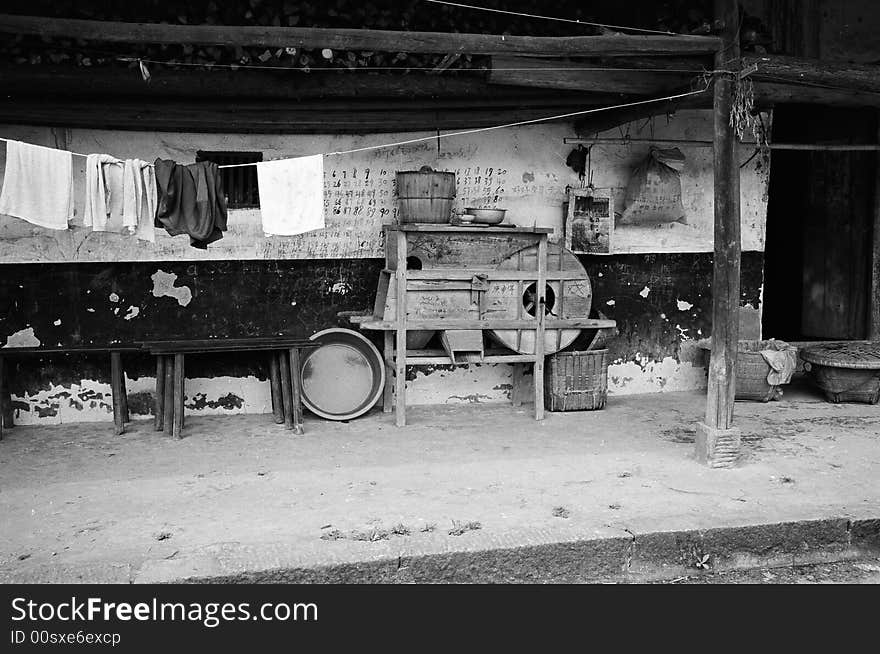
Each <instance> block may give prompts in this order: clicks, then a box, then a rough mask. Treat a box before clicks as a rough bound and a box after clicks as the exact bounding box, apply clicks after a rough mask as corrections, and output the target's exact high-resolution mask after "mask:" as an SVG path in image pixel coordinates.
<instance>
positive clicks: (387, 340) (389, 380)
mask: <svg viewBox="0 0 880 654" xmlns="http://www.w3.org/2000/svg"><path fill="white" fill-rule="evenodd" d="M382 333H383V334H384V344H385V347H384V352H383V359H384V361H383V365H384V366H385V388H383V389H382V411H383V413H391V409H392V408H393V404H392V402H393V398H394V394H393V393H392V389H393V387H394V366H393V365H392V357H393V356H394V332H392V331H389V330H386V331H384V332H382Z"/></svg>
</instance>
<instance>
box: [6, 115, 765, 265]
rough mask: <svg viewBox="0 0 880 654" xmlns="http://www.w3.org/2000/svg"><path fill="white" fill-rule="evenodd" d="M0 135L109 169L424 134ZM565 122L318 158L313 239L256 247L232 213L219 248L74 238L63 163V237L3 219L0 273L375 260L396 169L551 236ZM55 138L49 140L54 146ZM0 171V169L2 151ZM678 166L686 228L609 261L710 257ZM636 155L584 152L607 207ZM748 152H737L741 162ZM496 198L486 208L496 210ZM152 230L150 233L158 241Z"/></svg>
mask: <svg viewBox="0 0 880 654" xmlns="http://www.w3.org/2000/svg"><path fill="white" fill-rule="evenodd" d="M621 132H627V133H629V135H630V136H632V137H633V138H646V137H650V136H653V137H655V138H662V139H665V138H685V139H711V137H712V124H711V113H710V112H707V111H687V112H680V113H679V114H677V115H676V116H675V117H674V118H672V119H671V120H667V119H666V118H657V119H654V120H651V121H647V122H646V121H640V122H639V123H632V124H630V125H629V127H628V128H623V129H622V130H613V131H611V132H607V133H606V135H607V136H619V135H620V133H621ZM0 136H4V137H7V138H14V139H18V140H22V141H28V142H32V143H38V144H41V145H48V146H51V147H56V146H57V144H58V142H59V140H60V141H61V142H66V144H67V147H68V149H70V150H72V151H74V152H80V153H86V154H88V153H95V152H98V153H106V154H112V155H115V156H117V157H120V158H130V157H138V158H141V159H145V160H148V161H151V160H153V159H155V158H156V157H162V158H169V159H173V160H176V161H179V162H181V163H188V162H192V161H194V160H195V154H196V151H198V150H232V151H235V150H245V151H260V152H263V156H264V159H265V160H271V159H278V158H284V157H294V156H301V155H310V154H317V153H328V152H336V151H342V150H349V149H354V148H359V147H364V146H368V145H376V144H381V143H388V142H394V141H403V140H407V139H411V138H418V137H423V136H425V134H424V133H405V134H394V135H387V134H382V135H366V136H350V135H337V136H331V135H326V136H320V135H319V136H274V135H266V134H256V135H241V134H238V135H236V134H227V135H216V134H176V133H164V132H159V133H155V132H122V131H102V130H81V129H76V130H67V131H66V133H65V134H63V135H61V134H59V133H58V130H53V129H51V128H36V127H21V126H0ZM566 136H573V130H572V127H571V126H570V125H569V124H566V123H558V124H547V125H534V126H525V127H518V128H509V129H504V130H496V131H492V132H483V133H479V134H473V135H467V136H456V137H449V138H445V139H441V140H440V141H439V143H438V141H437V140H436V139H431V140H430V141H426V142H423V143H416V144H411V145H405V146H397V147H391V148H383V149H378V150H371V151H367V152H358V153H352V154H346V155H333V156H328V157H326V158H325V190H326V194H325V217H326V222H327V227H326V229H324V230H318V231H315V232H310V233H309V234H305V235H301V236H295V237H272V238H266V237H264V236H263V233H262V228H261V223H260V214H259V210H233V211H231V212H230V216H229V231H228V232H227V233H226V235H225V236H224V238H223V239H222V240H221V241H219V242H217V243H216V244H212V245H211V246H210V247H209V248H208V249H207V250H205V251H200V250H196V249H194V248H192V247H190V246H189V241H188V239H187V238H186V237H185V236H178V237H175V238H172V237H169V236H167V235H166V234H164V232H162V233H160V234H159V235H158V238H157V241H156V243H155V244H149V243H144V242H140V241H137V240H136V239H134V238H133V237H130V236H123V235H120V234H110V233H93V232H91V231H89V230H87V229H85V228H83V227H82V213H83V210H82V207H83V198H84V164H85V159H84V158H81V157H77V158H75V159H74V163H75V166H74V170H75V185H76V197H77V217H76V219H75V221H74V223H72V227H73V228H72V229H69V230H66V231H53V230H47V229H43V228H40V227H36V226H33V225H30V224H29V223H27V222H25V221H23V220H20V219H17V218H12V217H9V216H0V263H2V262H5V263H12V262H15V263H26V262H51V261H56V262H60V261H143V260H157V261H162V260H168V259H173V260H181V259H315V258H350V257H378V256H382V242H381V225H382V223H383V222H390V221H391V220H392V219H393V217H394V216H395V215H396V207H395V197H394V188H393V180H394V173H395V172H396V171H398V170H413V169H418V168H419V167H420V166H421V165H425V164H427V165H431V166H433V167H435V168H437V169H442V170H450V171H455V172H456V173H457V182H458V198H457V205H458V208H463V207H464V206H470V205H471V204H479V205H480V206H497V207H499V208H506V209H508V217H509V220H510V222H513V223H515V224H518V225H528V226H531V225H539V226H545V227H553V228H554V229H555V230H556V234H555V236H556V237H558V236H559V235H560V233H561V230H562V206H561V205H562V202H563V201H564V199H565V188H566V186H568V185H575V186H576V185H578V184H579V181H578V179H577V175H576V174H575V173H574V172H573V171H572V170H571V169H569V168H568V167H567V166H566V165H565V159H566V156H567V154H568V152H569V151H570V150H571V149H572V147H573V146H571V145H566V144H565V143H564V142H563V140H564V138H565V137H566ZM59 137H60V138H59ZM0 149H2V151H3V157H4V158H3V163H4V164H5V148H0ZM681 149H682V151H683V152H684V154H685V155H686V158H687V161H686V164H685V169H684V171H683V173H682V192H683V202H684V206H685V209H686V211H687V218H688V224H687V225H684V224H680V223H673V224H670V225H664V226H662V227H635V226H626V227H618V228H617V230H616V231H615V236H614V243H615V245H614V250H615V253H618V254H623V253H640V252H706V251H711V250H712V221H713V218H712V216H713V214H712V151H711V149H710V148H693V147H691V148H681ZM648 152H649V147H648V145H647V144H630V145H598V146H595V147H594V149H593V156H592V168H593V181H594V185H595V186H597V187H601V188H610V189H612V190H613V191H614V194H615V196H616V208H617V209H618V210H620V209H622V194H623V190H624V188H625V187H626V184H627V181H628V179H629V176H630V173H631V171H632V169H633V168H634V167H635V166H637V165H638V163H639V162H640V161H641V160H642V159H643V158H644V157H645V156H646V155H647V154H648ZM750 155H751V150H750V149H748V148H742V153H741V157H742V159H743V161H745V159H747V158H748V157H749V156H750ZM768 175H769V169H768V167H767V166H766V165H765V164H764V163H763V161H762V158H761V157H755V159H753V160H752V161H751V162H750V163H749V164H748V165H747V166H746V167H745V168H743V170H742V191H741V193H742V239H743V249H744V250H757V251H762V250H763V249H764V227H765V222H766V211H767V181H768ZM496 196H497V199H496ZM160 231H161V230H160Z"/></svg>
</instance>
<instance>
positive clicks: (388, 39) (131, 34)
mask: <svg viewBox="0 0 880 654" xmlns="http://www.w3.org/2000/svg"><path fill="white" fill-rule="evenodd" d="M0 32H5V33H12V34H27V35H33V36H43V37H60V38H74V39H82V40H86V41H103V42H108V43H110V42H112V43H129V44H138V43H169V44H192V45H220V46H236V45H238V46H266V47H297V48H331V49H334V48H335V49H340V50H378V51H384V52H410V53H468V54H480V55H497V54H531V55H544V56H566V55H572V54H581V55H586V54H590V53H596V54H605V55H619V56H627V55H646V54H648V55H651V54H659V55H681V54H684V55H693V54H706V53H710V52H714V51H715V50H716V49H717V48H718V39H716V38H714V37H710V36H689V35H687V36H664V35H644V36H630V35H624V34H612V35H602V36H562V37H547V36H511V35H495V34H459V33H450V32H407V31H392V30H366V29H324V28H312V27H270V26H255V25H240V26H232V25H165V24H158V23H123V22H114V21H99V20H82V19H76V18H46V17H44V16H14V15H9V14H0Z"/></svg>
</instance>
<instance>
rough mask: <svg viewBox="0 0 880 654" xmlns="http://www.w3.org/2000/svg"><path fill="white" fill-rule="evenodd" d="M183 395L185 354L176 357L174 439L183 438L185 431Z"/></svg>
mask: <svg viewBox="0 0 880 654" xmlns="http://www.w3.org/2000/svg"><path fill="white" fill-rule="evenodd" d="M183 395H184V377H183V354H175V355H174V427H173V430H172V434H173V436H174V438H182V436H181V432H182V431H183Z"/></svg>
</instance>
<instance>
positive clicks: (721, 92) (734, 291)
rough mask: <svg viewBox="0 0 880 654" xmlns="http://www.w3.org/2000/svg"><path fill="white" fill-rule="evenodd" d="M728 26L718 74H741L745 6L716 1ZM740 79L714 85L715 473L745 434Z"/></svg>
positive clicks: (701, 448) (729, 461)
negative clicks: (740, 412) (736, 125)
mask: <svg viewBox="0 0 880 654" xmlns="http://www.w3.org/2000/svg"><path fill="white" fill-rule="evenodd" d="M715 16H716V19H719V20H720V21H721V23H722V28H721V29H722V31H721V43H722V45H721V49H720V50H719V51H718V53H717V54H716V55H715V68H716V70H732V71H738V70H739V68H740V52H739V7H738V3H737V0H715ZM733 92H734V80H733V79H732V76H731V75H729V74H723V73H720V74H716V76H715V85H714V94H715V95H714V104H713V106H714V127H715V129H714V131H715V134H714V172H715V256H714V266H713V275H712V355H711V360H710V364H709V388H708V396H707V401H706V419H705V422H704V423H702V424H700V425H698V428H697V435H696V458H697V460H698V461H700V462H701V463H705V464H707V465H709V466H710V467H713V468H719V467H730V466H733V465H734V464H735V462H736V460H737V458H738V457H739V450H740V433H739V431H738V430H737V429H735V428H734V426H733V400H734V395H735V392H736V350H737V342H738V340H739V295H740V251H741V245H740V206H739V205H740V202H739V200H740V196H739V156H738V147H737V141H736V134H735V132H734V129H733V127H732V126H731V125H730V115H731V109H732V107H733Z"/></svg>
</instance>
